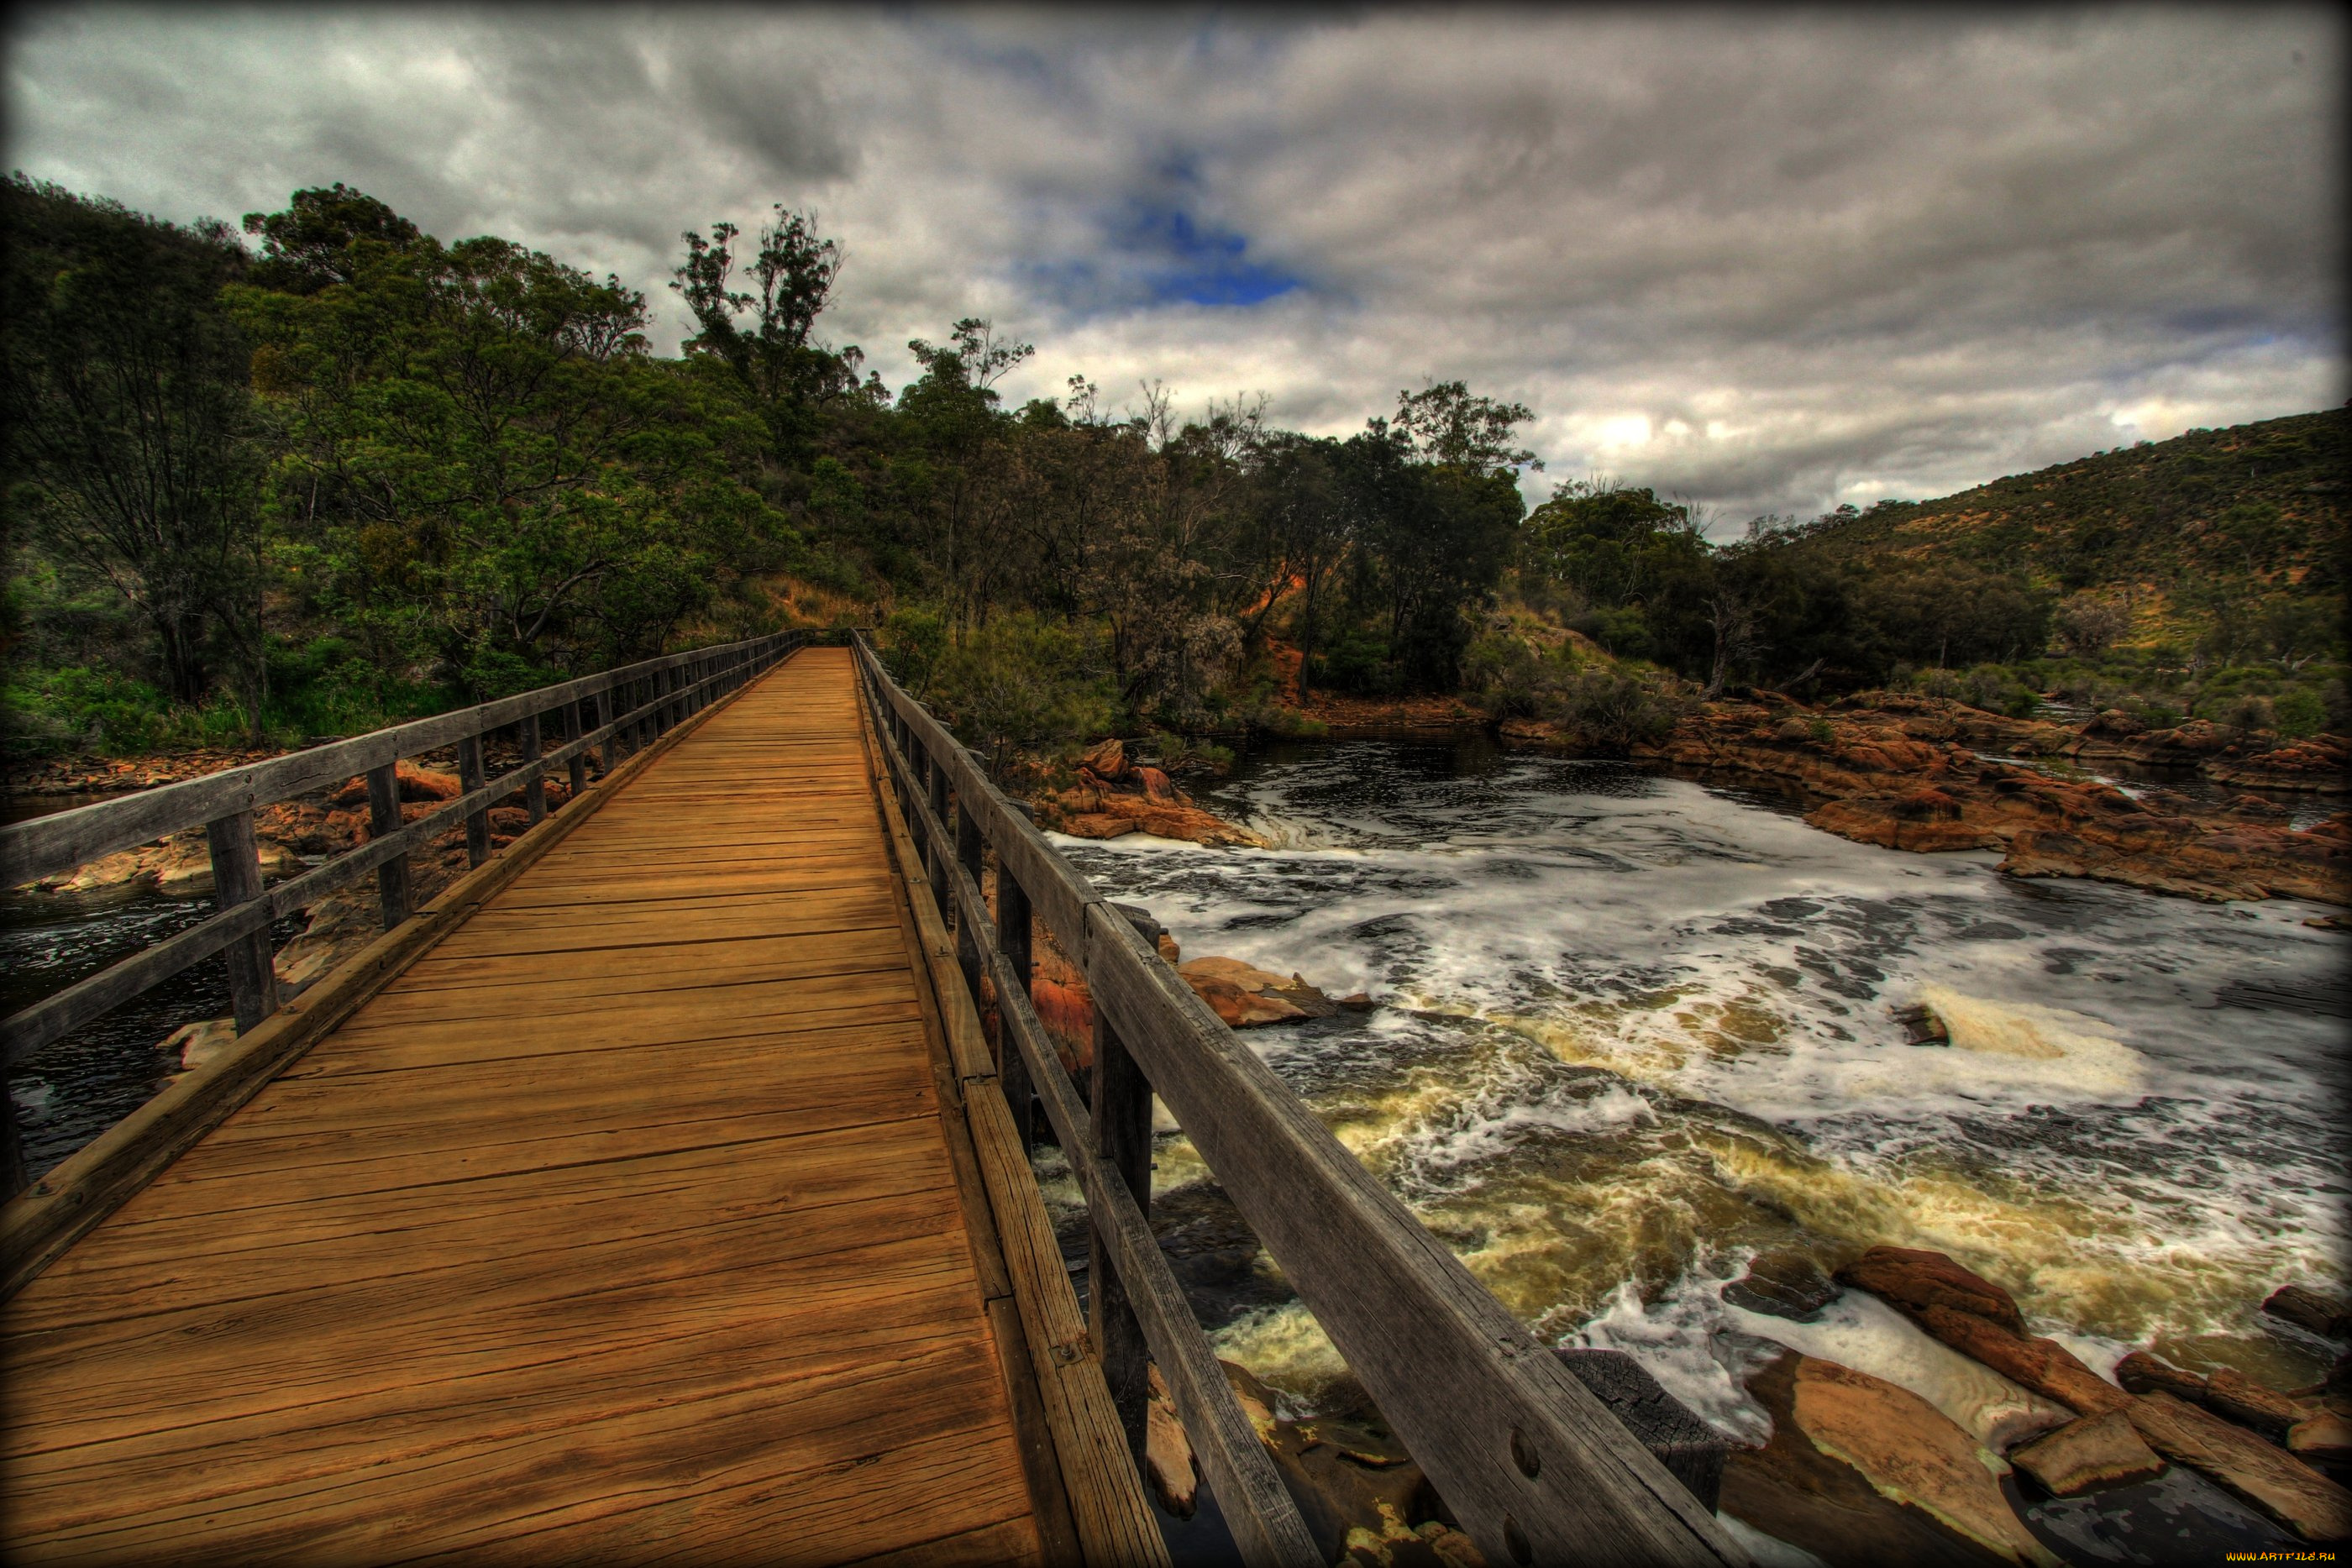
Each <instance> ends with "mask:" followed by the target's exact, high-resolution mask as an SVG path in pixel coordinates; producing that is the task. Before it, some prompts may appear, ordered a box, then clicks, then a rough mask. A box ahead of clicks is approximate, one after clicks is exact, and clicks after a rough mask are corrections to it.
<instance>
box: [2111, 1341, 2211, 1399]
mask: <svg viewBox="0 0 2352 1568" xmlns="http://www.w3.org/2000/svg"><path fill="white" fill-rule="evenodd" d="M2116 1382H2117V1383H2120V1384H2122V1385H2123V1387H2124V1392H2125V1393H2126V1394H2154V1393H2157V1392H2158V1391H2159V1390H2161V1391H2162V1392H2164V1393H2166V1394H2169V1395H2171V1396H2173V1397H2174V1398H2176V1399H2186V1400H2187V1401H2189V1403H2190V1404H2191V1405H2202V1404H2203V1403H2205V1376H2204V1375H2203V1374H2202V1373H2197V1372H2189V1371H2188V1370H2186V1369H2185V1368H2182V1367H2178V1366H2174V1365H2171V1364H2168V1363H2166V1362H2162V1361H2158V1359H2157V1358H2156V1357H2154V1356H2152V1355H2150V1354H2148V1353H2147V1352H2146V1351H2144V1350H2136V1351H2134V1352H2132V1353H2131V1354H2129V1355H2127V1356H2126V1357H2124V1358H2123V1359H2122V1360H2121V1361H2119V1362H2117V1363H2116Z"/></svg>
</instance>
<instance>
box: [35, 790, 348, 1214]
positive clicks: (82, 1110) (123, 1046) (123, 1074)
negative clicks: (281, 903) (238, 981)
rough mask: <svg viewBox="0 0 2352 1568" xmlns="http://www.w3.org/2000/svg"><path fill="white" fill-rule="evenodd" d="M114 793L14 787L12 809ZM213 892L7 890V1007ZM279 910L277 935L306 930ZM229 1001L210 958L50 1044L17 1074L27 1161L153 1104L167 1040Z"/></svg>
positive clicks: (188, 914)
mask: <svg viewBox="0 0 2352 1568" xmlns="http://www.w3.org/2000/svg"><path fill="white" fill-rule="evenodd" d="M114 798H115V797H113V796H111V795H96V794H93V795H37V796H15V797H9V798H6V799H5V803H0V804H5V820H6V821H27V820H29V819H31V818H34V817H40V816H46V815H47V814H49V813H50V812H51V811H62V810H71V809H73V808H75V807H78V806H86V805H89V804H90V803H92V802H93V801H97V800H112V799H114ZM213 913H214V907H213V901H212V900H211V899H210V898H209V897H204V898H166V897H164V896H163V894H158V893H154V892H152V891H148V892H141V893H135V894H121V893H116V894H25V893H0V1014H7V1013H15V1012H16V1011H18V1010H19V1009H24V1008H27V1007H30V1006H32V1005H33V1004H34V1003H36V1002H37V1001H39V1000H41V999H42V998H45V997H47V996H50V995H53V994H54V993H56V992H58V991H60V990H62V989H64V988H66V987H68V986H70V985H72V984H74V983H75V982H76V981H79V980H81V979H83V978H85V977H88V976H90V975H93V974H96V973H97V972H98V971H99V970H100V969H103V968H105V967H107V966H109V965H110V964H114V963H118V962H120V961H121V960H122V959H124V958H127V957H130V956H132V955H134V954H136V953H138V952H140V951H142V949H144V948H146V947H148V946H152V945H153V944H154V943H157V942H160V941H163V939H164V938H166V937H169V936H176V935H177V934H178V933H180V932H182V931H184V930H186V929H187V928H188V927H189V926H191V925H197V924H200V923H201V922H203V921H204V920H205V919H206V918H208V917H209V916H210V915H212V914H213ZM301 926H302V922H301V920H300V919H299V917H295V918H292V919H289V920H286V921H281V922H280V923H279V925H278V929H277V931H276V932H275V933H274V936H275V937H276V940H277V941H278V942H280V943H283V942H286V941H289V940H291V939H292V937H293V936H295V934H297V933H298V932H299V931H300V929H301ZM228 1010H229V998H228V969H227V966H226V964H225V963H224V962H223V961H222V960H220V959H218V958H214V959H208V960H206V961H205V962H204V963H201V964H197V965H195V966H194V967H191V968H189V969H186V970H184V971H182V972H181V973H180V974H179V975H178V976H176V977H173V978H172V979H170V980H167V981H165V982H164V983H163V985H161V986H158V987H156V988H154V989H153V990H151V991H149V992H147V993H146V994H145V995H144V996H142V997H139V998H134V999H133V1000H131V1001H130V1002H127V1003H125V1004H124V1005H122V1006H121V1007H119V1008H117V1009H114V1010H113V1011H112V1012H110V1013H109V1014H107V1015H106V1016H105V1017H104V1018H101V1019H98V1020H97V1021H96V1022H94V1023H91V1024H89V1025H86V1026H85V1027H83V1028H82V1029H80V1030H76V1031H75V1032H74V1033H72V1034H69V1035H68V1036H66V1037H65V1038H64V1039H62V1040H58V1041H56V1042H54V1043H53V1044H51V1045H48V1046H47V1047H45V1048H43V1050H42V1051H40V1052H39V1053H38V1054H37V1055H36V1056H35V1057H34V1058H33V1059H32V1060H31V1061H27V1062H26V1063H25V1064H24V1065H23V1066H21V1067H19V1068H17V1069H16V1071H14V1072H13V1073H11V1075H10V1079H9V1083H8V1093H9V1098H10V1099H11V1101H13V1102H14V1104H15V1110H16V1127H17V1131H18V1134H19V1135H20V1136H21V1137H22V1138H23V1139H24V1143H25V1160H26V1166H27V1167H28V1168H29V1169H30V1170H31V1171H32V1173H33V1174H34V1175H35V1176H39V1175H41V1174H42V1173H43V1172H45V1171H47V1170H48V1169H49V1168H50V1167H51V1166H55V1165H56V1164H57V1163H58V1161H59V1160H62V1159H64V1158H65V1157H66V1156H67V1155H70V1154H72V1153H73V1152H74V1151H75V1150H76V1149H79V1148H80V1147H81V1146H82V1145H84V1144H87V1143H89V1141H90V1140H91V1139H92V1138H95V1137H96V1136H98V1135H99V1134H100V1133H102V1132H104V1131H105V1130H106V1129H107V1128H109V1127H110V1126H112V1125H113V1124H115V1123H116V1122H119V1121H121V1119H122V1118H123V1117H124V1116H126V1115H128V1114H129V1113H131V1112H132V1111H135V1110H137V1109H138V1108H139V1107H140V1106H141V1105H142V1104H144V1103H146V1102H147V1100H148V1099H149V1098H150V1097H151V1096H152V1095H153V1094H154V1092H156V1091H157V1090H159V1089H161V1088H163V1086H164V1084H166V1083H168V1082H171V1076H172V1074H173V1073H174V1072H176V1071H179V1069H180V1063H179V1061H178V1059H177V1057H176V1056H175V1055H173V1054H170V1053H167V1052H165V1051H163V1050H161V1049H160V1047H161V1046H162V1044H163V1040H165V1039H167V1038H168V1037H169V1036H170V1035H171V1033H172V1031H173V1030H176V1029H178V1028H179V1027H180V1026H181V1025H182V1024H186V1023H194V1022H196V1021H198V1020H200V1019H211V1018H220V1017H224V1016H226V1014H227V1012H228Z"/></svg>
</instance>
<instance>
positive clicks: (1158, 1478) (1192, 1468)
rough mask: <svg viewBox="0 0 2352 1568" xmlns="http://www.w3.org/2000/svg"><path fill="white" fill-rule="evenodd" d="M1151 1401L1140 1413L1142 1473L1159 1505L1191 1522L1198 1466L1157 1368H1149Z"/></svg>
mask: <svg viewBox="0 0 2352 1568" xmlns="http://www.w3.org/2000/svg"><path fill="white" fill-rule="evenodd" d="M1150 1380H1151V1381H1150V1388H1151V1396H1150V1404H1149V1405H1148V1406H1146V1407H1145V1410H1144V1414H1143V1468H1144V1473H1145V1475H1146V1477H1147V1478H1148V1479H1150V1482H1151V1492H1152V1495H1153V1496H1154V1497H1156V1498H1158V1499H1159V1500H1160V1507H1162V1508H1164V1509H1166V1510H1167V1511H1169V1512H1170V1513H1172V1514H1174V1515H1175V1516H1176V1517H1177V1518H1178V1519H1190V1518H1192V1515H1193V1513H1194V1512H1195V1511H1197V1510H1198V1509H1199V1507H1200V1500H1201V1472H1200V1467H1199V1465H1198V1464H1197V1463H1196V1462H1195V1461H1194V1460H1193V1458H1192V1440H1191V1439H1190V1438H1188V1437H1185V1436H1184V1424H1183V1423H1182V1422H1181V1421H1180V1420H1178V1419H1177V1418H1176V1398H1175V1396H1174V1395H1172V1394H1171V1393H1170V1392H1169V1389H1168V1381H1167V1379H1165V1378H1163V1377H1161V1376H1160V1369H1159V1368H1158V1367H1157V1366H1154V1367H1152V1368H1151V1369H1150Z"/></svg>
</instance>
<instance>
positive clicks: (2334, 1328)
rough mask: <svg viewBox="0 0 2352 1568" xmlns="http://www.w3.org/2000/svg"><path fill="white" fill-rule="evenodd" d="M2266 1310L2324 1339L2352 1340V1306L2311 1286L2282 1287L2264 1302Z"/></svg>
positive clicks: (2264, 1309) (2283, 1320)
mask: <svg viewBox="0 0 2352 1568" xmlns="http://www.w3.org/2000/svg"><path fill="white" fill-rule="evenodd" d="M2263 1312H2268V1313H2269V1314H2270V1315H2271V1316H2273V1317H2274V1318H2277V1319H2278V1320H2279V1321H2280V1322H2290V1323H2293V1324H2294V1326H2295V1327H2297V1328H2299V1329H2302V1330H2303V1331H2304V1332H2305V1333H2315V1334H2317V1335H2319V1337H2320V1338H2322V1339H2332V1340H2336V1341H2338V1342H2339V1343H2341V1342H2347V1341H2352V1307H2347V1306H2346V1305H2345V1304H2344V1303H2343V1302H2342V1301H2338V1300H2336V1298H2335V1297H2333V1296H2330V1295H2326V1294H2324V1293H2322V1292H2321V1291H2315V1290H2312V1289H2310V1288H2309V1287H2308V1286H2304V1285H2282V1286H2280V1287H2279V1288H2278V1289H2277V1290H2275V1291H2272V1292H2271V1293H2270V1298H2269V1299H2268V1300H2267V1301H2263Z"/></svg>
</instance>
